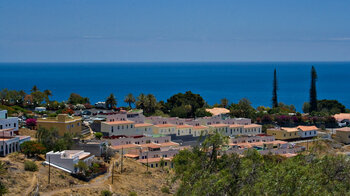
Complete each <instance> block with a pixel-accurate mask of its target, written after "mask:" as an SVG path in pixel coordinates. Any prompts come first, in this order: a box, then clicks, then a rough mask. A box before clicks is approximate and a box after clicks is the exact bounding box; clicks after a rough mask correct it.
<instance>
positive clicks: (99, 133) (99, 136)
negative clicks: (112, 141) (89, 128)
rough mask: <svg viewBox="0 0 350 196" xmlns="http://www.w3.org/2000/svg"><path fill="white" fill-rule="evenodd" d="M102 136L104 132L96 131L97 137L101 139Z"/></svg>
mask: <svg viewBox="0 0 350 196" xmlns="http://www.w3.org/2000/svg"><path fill="white" fill-rule="evenodd" d="M102 136H103V134H102V133H101V132H96V133H95V137H96V138H97V139H101V137H102Z"/></svg>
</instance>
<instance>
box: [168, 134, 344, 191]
mask: <svg viewBox="0 0 350 196" xmlns="http://www.w3.org/2000/svg"><path fill="white" fill-rule="evenodd" d="M225 143H226V140H225V138H224V137H222V136H221V135H219V134H214V135H212V136H210V137H209V138H207V139H206V140H205V142H204V143H203V146H202V149H199V148H193V149H192V150H183V151H180V153H179V154H178V155H176V156H175V158H174V172H175V179H177V180H179V182H180V186H179V188H178V190H177V193H176V195H348V194H349V193H350V184H349V183H348V182H349V180H350V176H349V175H348V174H349V172H350V160H349V159H347V158H346V157H345V156H342V155H324V156H319V155H318V154H317V153H316V150H315V151H311V152H310V153H309V154H305V155H298V156H296V157H292V158H289V159H286V158H284V157H281V156H277V155H264V156H263V155H260V154H259V153H258V152H257V151H256V150H254V149H250V150H247V151H246V152H245V154H244V156H243V157H240V156H238V155H237V154H231V155H226V154H220V153H219V152H218V149H219V147H220V146H222V145H225ZM218 155H220V156H218Z"/></svg>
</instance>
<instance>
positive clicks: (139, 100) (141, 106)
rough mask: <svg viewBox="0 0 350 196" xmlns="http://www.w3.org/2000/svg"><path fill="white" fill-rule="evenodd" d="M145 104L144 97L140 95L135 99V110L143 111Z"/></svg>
mask: <svg viewBox="0 0 350 196" xmlns="http://www.w3.org/2000/svg"><path fill="white" fill-rule="evenodd" d="M145 102H146V95H145V94H143V93H141V94H140V95H139V96H138V97H137V101H136V108H137V109H145Z"/></svg>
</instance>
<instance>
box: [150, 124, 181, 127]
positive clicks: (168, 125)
mask: <svg viewBox="0 0 350 196" xmlns="http://www.w3.org/2000/svg"><path fill="white" fill-rule="evenodd" d="M154 126H155V127H175V126H176V125H173V124H158V125H154Z"/></svg>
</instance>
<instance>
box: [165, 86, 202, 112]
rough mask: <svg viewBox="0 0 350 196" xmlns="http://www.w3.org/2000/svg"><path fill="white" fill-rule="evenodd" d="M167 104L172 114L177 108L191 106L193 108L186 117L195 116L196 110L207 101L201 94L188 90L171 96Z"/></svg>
mask: <svg viewBox="0 0 350 196" xmlns="http://www.w3.org/2000/svg"><path fill="white" fill-rule="evenodd" d="M165 105H166V107H167V110H168V111H170V114H171V113H172V111H171V110H173V109H175V108H178V107H188V106H191V110H190V111H189V112H188V113H187V117H186V118H194V117H195V112H196V111H197V109H198V108H203V107H204V105H205V101H204V99H203V98H202V97H201V96H200V95H199V94H194V93H192V92H191V91H187V92H186V93H184V94H183V93H178V94H176V95H173V96H171V97H170V98H169V99H168V100H167V103H166V104H165ZM173 113H174V112H173Z"/></svg>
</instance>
